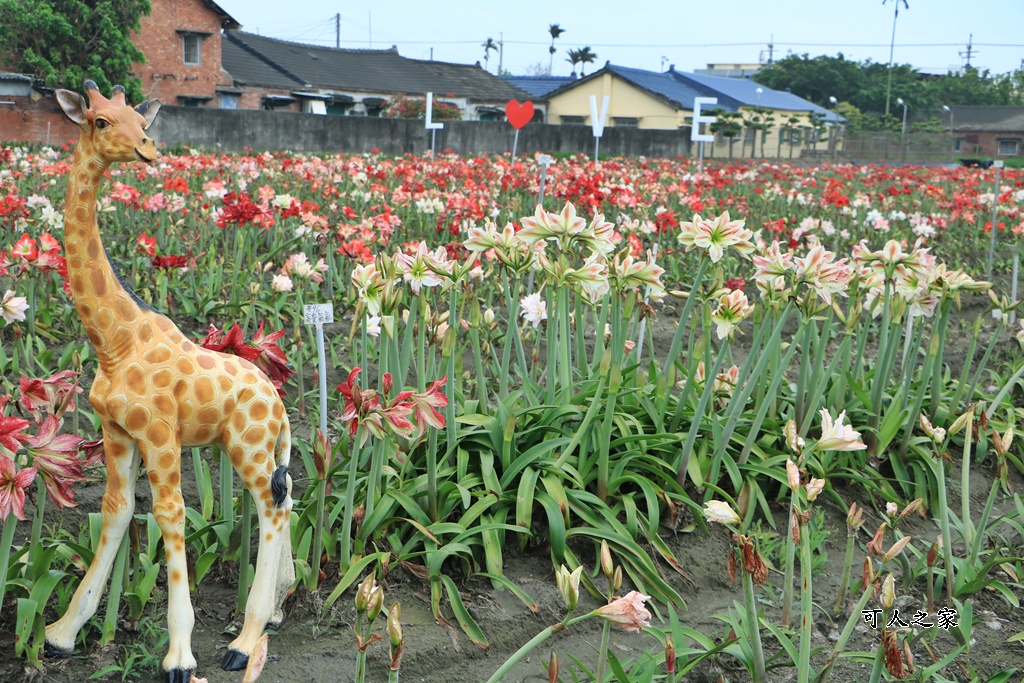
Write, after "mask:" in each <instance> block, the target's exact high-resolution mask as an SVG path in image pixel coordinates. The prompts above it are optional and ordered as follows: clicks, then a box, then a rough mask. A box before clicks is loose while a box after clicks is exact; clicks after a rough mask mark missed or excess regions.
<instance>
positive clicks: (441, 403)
mask: <svg viewBox="0 0 1024 683" xmlns="http://www.w3.org/2000/svg"><path fill="white" fill-rule="evenodd" d="M447 383H448V375H443V376H442V377H441V379H439V380H436V381H434V382H431V383H430V386H428V387H427V390H426V391H425V392H423V393H422V394H411V395H410V396H409V400H410V401H412V403H413V412H414V415H413V417H414V418H415V419H416V424H417V425H419V430H420V431H419V434H418V435H417V436H420V435H422V434H423V432H424V431H426V428H427V426H428V425H429V426H431V427H433V428H434V429H444V415H442V414H441V413H440V412H439V411H438V410H437V409H438V408H444V407H447V405H448V397H447V396H445V395H444V392H443V391H441V389H442V388H444V385H445V384H447Z"/></svg>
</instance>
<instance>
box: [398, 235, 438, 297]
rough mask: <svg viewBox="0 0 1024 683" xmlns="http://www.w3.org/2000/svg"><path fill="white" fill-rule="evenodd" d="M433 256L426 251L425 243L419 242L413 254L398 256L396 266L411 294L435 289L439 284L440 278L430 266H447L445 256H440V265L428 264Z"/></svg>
mask: <svg viewBox="0 0 1024 683" xmlns="http://www.w3.org/2000/svg"><path fill="white" fill-rule="evenodd" d="M442 251H443V249H442ZM434 256H435V255H434V254H431V253H430V252H429V251H428V250H427V243H426V242H420V243H419V245H418V246H417V247H416V252H415V253H414V254H405V253H401V254H398V265H399V266H400V267H401V268H402V278H403V279H404V280H405V281H406V282H408V283H409V287H410V288H411V289H412V293H413V294H419V293H420V288H422V287H437V286H438V285H440V284H441V282H442V280H441V278H440V277H438V275H437V273H435V272H434V270H433V269H431V267H430V266H431V265H435V267H436V266H437V265H441V266H442V267H443V266H444V265H447V254H445V255H444V256H441V264H437V263H434V264H431V263H430V260H431V259H432V258H434Z"/></svg>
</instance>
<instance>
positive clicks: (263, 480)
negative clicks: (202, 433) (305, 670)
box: [221, 425, 292, 671]
mask: <svg viewBox="0 0 1024 683" xmlns="http://www.w3.org/2000/svg"><path fill="white" fill-rule="evenodd" d="M253 430H257V431H255V432H254V431H253ZM256 433H259V434H260V438H256V436H255V434H256ZM267 434H269V432H268V430H267V428H266V427H263V426H260V425H251V426H249V428H248V429H247V430H246V431H245V432H244V433H243V434H242V436H241V438H235V437H232V438H233V441H232V442H231V443H230V445H228V454H229V456H230V458H231V461H232V464H234V465H235V468H236V469H237V471H238V473H239V474H240V475H241V477H242V481H243V482H244V483H245V486H246V488H247V489H248V490H249V493H250V494H251V495H252V498H253V504H254V507H255V508H256V512H257V514H258V516H259V520H260V524H259V526H260V544H259V551H258V552H257V554H256V575H255V576H254V577H253V582H252V588H251V589H250V590H249V599H248V601H247V602H246V604H245V621H244V622H243V624H242V630H241V632H240V633H239V634H238V637H237V638H235V640H234V641H233V642H232V643H231V645H229V646H228V651H227V653H226V654H225V655H224V659H223V661H222V662H221V668H222V669H224V670H225V671H239V670H241V669H244V668H245V666H246V664H247V663H248V661H249V656H250V655H251V654H252V653H253V651H254V650H255V648H256V644H257V642H258V641H259V638H260V636H261V635H262V634H263V628H264V627H265V626H266V625H267V623H268V622H269V621H270V619H271V617H272V616H273V615H274V610H275V609H276V606H277V605H276V599H275V598H276V593H277V582H278V578H279V565H280V564H281V559H282V556H283V554H284V553H285V552H289V553H290V548H289V549H288V550H287V551H286V550H284V549H283V548H282V546H283V545H284V544H286V543H288V538H289V534H288V525H289V523H290V514H291V507H292V500H291V496H290V495H289V494H288V491H287V488H282V485H281V484H278V485H275V481H274V480H275V474H276V472H275V470H276V467H275V464H274V459H273V457H272V456H271V455H270V454H272V453H273V445H274V443H273V438H272V437H271V441H270V443H269V446H270V448H268V444H267V443H265V442H264V441H263V439H264V438H265V436H266V435H267ZM254 442H255V443H254ZM282 474H284V473H282ZM281 476H282V475H281V474H278V475H277V477H278V478H280V477H281ZM243 561H245V560H244V558H243Z"/></svg>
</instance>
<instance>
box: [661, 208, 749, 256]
mask: <svg viewBox="0 0 1024 683" xmlns="http://www.w3.org/2000/svg"><path fill="white" fill-rule="evenodd" d="M745 224H746V221H745V220H743V219H740V220H738V221H734V220H732V219H731V217H730V216H729V212H728V211H726V212H724V213H722V215H720V216H718V217H717V218H713V219H706V218H701V217H700V215H699V214H695V215H694V216H693V221H692V222H683V223H680V225H679V228H680V232H679V235H678V240H679V242H680V244H682V245H684V246H685V247H686V248H687V251H689V250H690V249H693V248H697V249H706V250H707V252H708V256H710V257H711V261H712V263H718V261H720V260H721V258H722V257H723V256H724V255H725V250H726V249H728V248H730V247H731V248H732V249H734V250H736V251H737V252H738V253H739V254H740V255H741V256H744V257H749V256H750V254H751V253H752V252H753V251H754V243H753V242H751V241H750V240H751V239H752V238H753V236H754V233H753V232H751V231H750V230H747V229H746V228H745V227H743V226H744V225H745Z"/></svg>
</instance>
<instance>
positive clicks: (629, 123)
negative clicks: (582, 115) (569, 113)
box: [563, 116, 640, 128]
mask: <svg viewBox="0 0 1024 683" xmlns="http://www.w3.org/2000/svg"><path fill="white" fill-rule="evenodd" d="M563 118H564V117H563ZM612 121H613V122H614V123H615V126H616V127H618V128H639V127H640V119H638V118H636V117H634V116H613V117H612Z"/></svg>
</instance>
